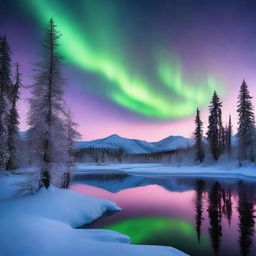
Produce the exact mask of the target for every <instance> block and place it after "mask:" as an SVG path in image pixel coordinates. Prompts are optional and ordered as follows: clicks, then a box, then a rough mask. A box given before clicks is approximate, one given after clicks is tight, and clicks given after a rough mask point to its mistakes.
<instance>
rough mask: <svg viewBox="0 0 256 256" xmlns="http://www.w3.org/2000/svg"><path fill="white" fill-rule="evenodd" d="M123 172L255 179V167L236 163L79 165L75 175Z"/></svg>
mask: <svg viewBox="0 0 256 256" xmlns="http://www.w3.org/2000/svg"><path fill="white" fill-rule="evenodd" d="M83 172H86V173H92V172H93V173H97V172H109V173H113V172H124V173H128V174H129V173H130V174H136V175H140V174H142V175H145V174H150V175H174V176H176V175H178V176H182V175H185V176H200V177H239V176H240V177H246V178H248V177H249V178H256V165H255V164H249V163H248V164H247V165H245V166H242V167H239V166H238V164H237V163H235V162H234V163H227V164H223V163H222V164H214V165H210V166H203V165H193V166H174V165H168V164H105V165H98V164H83V163H79V164H77V167H76V173H80V174H81V173H83Z"/></svg>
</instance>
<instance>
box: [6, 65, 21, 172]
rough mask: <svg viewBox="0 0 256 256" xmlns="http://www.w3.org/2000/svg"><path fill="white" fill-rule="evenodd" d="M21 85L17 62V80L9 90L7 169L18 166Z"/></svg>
mask: <svg viewBox="0 0 256 256" xmlns="http://www.w3.org/2000/svg"><path fill="white" fill-rule="evenodd" d="M20 87H21V74H20V71H19V64H16V81H15V83H14V84H13V85H12V87H11V88H10V90H9V101H10V110H9V112H8V119H7V153H8V154H7V155H8V156H7V162H6V169H7V170H13V169H16V168H17V145H18V137H19V128H18V125H19V120H18V119H19V114H18V111H17V101H18V99H19V89H20Z"/></svg>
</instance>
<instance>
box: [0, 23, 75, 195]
mask: <svg viewBox="0 0 256 256" xmlns="http://www.w3.org/2000/svg"><path fill="white" fill-rule="evenodd" d="M59 38H60V33H59V32H58V31H57V29H56V25H55V24H54V21H53V20H52V19H51V20H50V21H49V24H48V28H47V31H46V36H45V39H44V41H43V43H42V52H41V58H40V59H39V60H38V62H37V64H36V65H35V67H34V81H33V84H32V85H31V86H30V89H31V97H30V99H29V111H28V118H27V119H28V125H29V129H28V132H27V138H26V140H22V139H21V138H20V136H19V130H18V125H19V114H18V112H17V101H18V99H19V95H20V88H21V87H22V83H21V74H20V70H19V65H18V64H16V68H15V75H14V78H13V75H12V65H13V64H12V61H11V53H10V48H9V44H8V41H7V39H6V36H2V37H0V168H1V169H2V170H3V172H2V173H6V171H9V170H15V169H17V168H19V167H24V166H25V167H32V169H33V170H34V172H33V177H32V178H31V179H29V184H28V185H29V186H30V187H33V189H32V190H35V191H36V190H38V189H39V188H40V187H42V186H44V187H46V188H48V187H49V186H50V184H53V185H55V186H58V187H62V188H67V187H68V185H69V181H70V174H71V171H72V170H73V163H74V157H75V148H74V140H75V139H77V138H78V137H79V134H78V132H77V131H76V124H75V123H74V122H73V121H72V118H71V113H70V110H69V109H68V107H67V106H66V104H65V102H64V99H63V95H64V87H65V82H64V78H63V76H62V72H61V64H62V56H60V54H59V51H58V47H59V43H58V40H59Z"/></svg>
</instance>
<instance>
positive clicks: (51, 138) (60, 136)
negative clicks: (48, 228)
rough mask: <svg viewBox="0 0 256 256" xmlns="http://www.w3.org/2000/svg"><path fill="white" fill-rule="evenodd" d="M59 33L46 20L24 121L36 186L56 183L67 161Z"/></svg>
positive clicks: (51, 20)
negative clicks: (36, 176) (43, 40)
mask: <svg viewBox="0 0 256 256" xmlns="http://www.w3.org/2000/svg"><path fill="white" fill-rule="evenodd" d="M59 37H60V34H59V32H58V31H57V30H56V25H55V24H54V21H53V19H50V22H49V26H48V29H47V35H46V40H45V42H44V44H43V52H42V58H41V61H40V62H39V63H38V64H37V69H36V75H35V83H34V85H33V90H32V98H31V99H30V112H29V119H28V123H29V125H30V130H29V140H30V142H29V143H30V145H31V155H32V159H33V164H34V165H35V164H36V165H37V166H38V167H39V170H40V175H39V176H40V185H39V187H41V186H44V187H46V188H48V187H49V185H50V184H51V183H52V184H54V185H59V184H60V180H59V179H61V178H62V176H63V169H64V168H65V166H66V162H67V143H66V141H67V134H66V129H65V121H64V102H63V93H64V91H63V89H64V88H63V87H64V80H63V78H62V75H61V71H60V66H61V56H60V55H59V53H58V39H59Z"/></svg>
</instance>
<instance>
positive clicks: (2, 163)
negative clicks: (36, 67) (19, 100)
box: [0, 36, 12, 169]
mask: <svg viewBox="0 0 256 256" xmlns="http://www.w3.org/2000/svg"><path fill="white" fill-rule="evenodd" d="M11 86H12V81H11V57H10V47H9V44H8V42H7V39H6V37H5V36H4V37H2V38H0V168H2V169H4V168H6V160H7V156H8V152H7V125H6V124H7V119H8V103H9V97H8V95H9V91H10V88H11Z"/></svg>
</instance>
